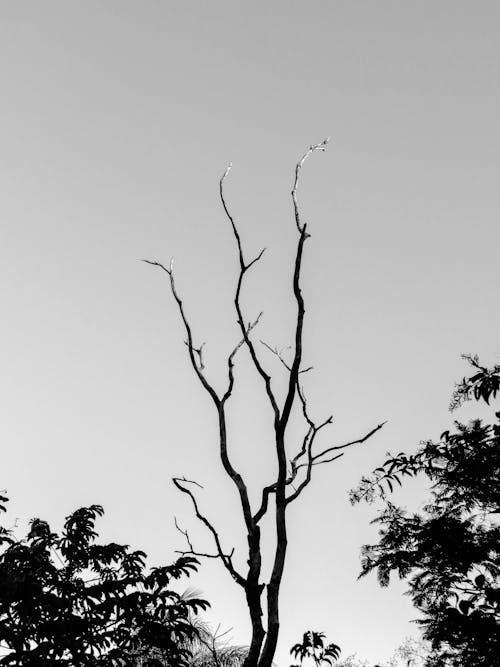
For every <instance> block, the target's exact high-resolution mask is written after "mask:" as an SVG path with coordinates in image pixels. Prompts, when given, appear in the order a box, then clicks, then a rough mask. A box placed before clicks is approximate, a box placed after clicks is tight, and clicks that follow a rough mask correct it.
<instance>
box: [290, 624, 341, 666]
mask: <svg viewBox="0 0 500 667" xmlns="http://www.w3.org/2000/svg"><path fill="white" fill-rule="evenodd" d="M324 639H325V635H324V633H323V632H315V631H313V630H309V631H308V632H304V636H303V637H302V642H301V643H300V644H294V646H292V648H291V649H290V653H291V654H292V655H293V657H294V658H299V659H300V664H301V665H302V664H303V662H304V660H307V659H309V660H312V661H313V662H314V664H315V666H316V667H321V665H322V664H323V663H324V664H325V665H330V667H331V666H332V665H333V663H334V662H337V660H338V658H339V655H340V647H339V646H337V644H326V645H325V642H324ZM292 667H296V665H293V666H292Z"/></svg>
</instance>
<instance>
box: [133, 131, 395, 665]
mask: <svg viewBox="0 0 500 667" xmlns="http://www.w3.org/2000/svg"><path fill="white" fill-rule="evenodd" d="M327 143H328V140H325V141H323V142H321V143H320V144H317V145H315V146H311V147H310V148H309V149H308V150H307V151H306V153H305V154H304V156H303V157H302V158H301V160H299V162H298V163H297V165H296V167H295V171H294V179H293V187H292V191H291V197H292V205H293V219H294V223H295V227H296V229H297V246H296V253H295V260H294V263H293V270H292V280H291V285H292V293H293V298H294V302H295V306H296V318H295V323H294V327H293V331H292V332H291V338H293V341H294V344H293V347H292V349H291V353H290V357H286V356H284V355H283V354H282V352H281V351H280V349H279V348H278V347H275V346H273V345H270V344H268V343H266V342H263V341H260V343H261V345H262V346H261V345H259V344H258V342H256V341H255V339H254V329H255V328H256V327H257V325H258V323H259V320H260V315H259V316H258V317H256V318H255V319H253V320H252V319H247V317H246V316H245V314H244V309H243V306H242V303H241V294H242V290H243V287H244V283H245V280H246V278H247V275H248V273H249V271H250V269H251V268H252V267H254V265H255V264H256V263H257V262H258V261H259V260H260V259H261V257H262V255H263V253H264V250H262V251H261V252H260V253H259V254H258V255H256V256H255V257H254V258H253V259H251V260H249V259H247V258H246V254H245V252H244V250H243V243H242V239H241V234H240V231H239V229H238V226H237V224H236V222H235V218H234V217H233V215H232V214H231V212H230V210H229V207H228V205H227V201H226V197H225V194H224V185H225V181H226V178H227V176H228V174H229V171H230V166H229V167H228V169H227V170H226V172H225V173H224V175H223V176H222V178H221V180H220V183H219V191H220V198H221V203H222V207H223V209H224V213H225V215H226V217H227V220H228V223H229V230H230V232H231V234H232V236H233V238H234V242H235V246H236V252H237V258H238V263H239V273H238V276H237V279H236V285H235V291H234V306H235V311H236V319H237V324H238V328H239V334H238V335H239V336H240V341H239V342H238V343H236V345H235V346H234V348H233V349H232V351H231V352H230V353H229V354H228V356H227V363H226V369H225V373H226V374H227V381H226V387H225V389H224V390H223V391H222V392H218V391H217V390H216V389H215V388H214V385H213V384H212V383H211V381H210V380H209V378H208V374H207V369H206V367H205V357H204V346H203V345H199V344H197V343H196V342H195V340H196V339H195V335H194V334H193V329H192V326H191V324H190V321H189V318H188V315H187V310H186V307H185V304H184V302H183V300H182V297H181V295H180V292H179V289H178V286H177V282H176V280H175V275H174V270H173V264H172V263H171V264H170V266H165V265H164V264H162V263H161V262H157V261H151V260H144V261H146V262H147V263H148V264H152V265H154V266H156V267H158V268H160V269H162V270H163V271H164V272H165V273H166V274H167V275H168V279H169V283H170V289H171V292H172V296H173V298H174V301H175V303H176V305H177V308H178V311H179V315H180V318H181V320H182V323H183V325H184V329H185V334H186V348H187V353H188V356H189V361H190V363H191V366H192V368H193V371H194V373H195V375H196V377H197V378H198V380H199V382H200V384H201V386H202V387H203V389H204V390H205V391H206V392H207V394H208V396H209V397H210V400H211V402H212V403H213V405H214V407H215V411H216V414H217V423H218V429H219V434H218V440H219V443H218V445H219V452H218V453H219V457H220V461H221V464H222V468H223V469H224V471H225V473H226V474H227V476H228V477H229V479H230V480H231V482H232V483H233V484H234V488H235V491H236V493H237V496H238V499H239V504H240V506H241V513H242V522H243V526H244V529H245V531H246V537H247V544H248V550H247V551H246V553H245V555H244V556H245V557H244V559H242V561H243V562H244V563H245V565H244V566H243V567H239V566H238V563H237V562H236V557H237V555H236V556H235V554H234V549H225V548H224V547H223V544H224V540H223V539H222V537H221V533H220V530H219V528H218V527H217V526H216V525H215V523H214V521H213V520H212V519H210V518H209V517H208V516H207V515H206V514H205V513H203V511H202V510H201V508H200V506H199V502H198V499H197V494H196V491H197V488H198V487H199V486H200V485H199V484H197V483H196V482H194V481H192V480H189V479H186V478H185V477H175V478H174V479H173V482H174V484H175V486H176V487H177V489H178V490H179V491H180V492H182V493H183V494H185V495H186V496H187V497H189V499H190V502H191V504H192V506H193V510H194V513H195V515H196V517H197V518H198V519H199V521H200V522H201V523H202V524H203V525H204V527H205V529H206V530H207V531H208V532H209V534H210V537H211V539H213V542H214V549H215V553H211V554H207V553H204V552H201V551H199V550H197V549H196V548H194V546H193V541H192V540H191V539H190V537H189V535H188V534H187V532H186V531H184V530H182V529H181V532H182V533H183V534H184V536H185V537H186V542H187V550H186V551H185V552H184V553H186V554H191V555H194V556H209V557H216V558H219V559H220V561H221V562H222V564H223V565H224V567H225V568H226V570H227V571H228V573H229V575H230V576H231V578H232V579H233V580H234V581H235V582H236V584H237V585H238V586H240V587H241V589H242V593H243V595H244V596H245V600H246V603H247V607H248V611H249V616H250V621H251V627H252V636H251V641H250V646H249V649H248V655H247V658H246V661H245V667H256V666H257V665H258V667H271V665H272V661H273V657H274V654H275V651H276V645H277V641H278V634H279V630H280V589H281V582H282V578H283V572H284V568H285V562H286V555H287V548H288V535H287V518H288V509H289V507H290V505H291V503H293V502H294V501H295V500H297V499H298V498H299V496H300V495H301V494H302V493H303V491H304V489H305V488H306V487H307V486H308V484H309V483H310V481H311V479H312V477H313V473H314V471H315V470H316V467H317V466H318V465H321V464H326V463H329V462H332V461H336V460H338V459H339V458H341V457H342V456H343V455H344V453H345V450H346V449H347V448H348V447H351V446H354V445H356V444H359V443H363V442H365V441H366V440H368V438H370V437H371V436H372V435H373V434H374V433H376V432H377V431H378V430H379V429H381V428H382V426H383V424H378V425H377V426H375V427H374V428H372V429H371V430H370V431H368V432H367V433H366V434H364V435H362V436H360V437H356V438H354V439H352V440H351V441H349V442H346V443H344V444H339V445H333V446H324V445H323V446H322V447H320V446H319V441H320V438H321V437H322V436H323V433H324V430H323V429H324V428H325V427H326V426H328V425H330V424H331V423H332V417H331V416H330V417H327V418H326V419H323V420H322V421H315V420H314V419H313V418H312V416H311V412H310V408H309V404H308V401H307V400H306V396H305V392H304V389H303V385H302V378H303V377H304V374H305V373H306V371H308V370H311V369H310V367H305V368H304V366H303V356H304V350H303V328H304V321H305V304H304V296H303V293H302V287H301V270H302V258H303V253H304V248H305V244H306V241H307V240H308V239H309V238H310V236H311V234H310V231H309V227H308V225H307V224H306V223H305V222H304V221H303V219H302V215H301V211H300V208H299V204H298V198H297V192H298V185H299V177H300V174H301V170H302V167H303V165H304V163H305V162H306V160H307V159H308V158H309V157H310V156H311V155H312V154H313V153H317V152H322V151H325V150H326V147H327ZM240 350H241V351H242V352H243V351H246V352H247V354H248V356H249V359H250V362H251V364H252V367H253V369H254V370H255V373H256V375H257V376H258V377H259V378H260V380H261V382H262V391H263V392H264V395H265V398H266V400H267V401H268V403H269V407H270V411H269V415H270V427H271V429H272V433H273V437H272V438H271V439H270V445H271V447H272V450H273V452H274V454H275V462H276V473H275V475H274V478H273V479H272V480H271V481H270V482H269V481H268V480H261V481H260V482H259V489H258V492H257V497H258V502H257V503H255V505H254V503H253V502H252V501H251V498H250V493H249V489H248V480H247V479H245V478H244V476H243V475H242V474H241V472H240V471H239V470H238V469H237V467H236V466H235V464H234V460H233V458H232V456H231V452H230V451H229V449H228V439H227V426H226V425H227V408H228V404H229V402H230V399H231V396H232V393H233V389H234V385H235V381H236V378H235V363H236V357H237V354H238V353H239V352H240ZM269 353H271V354H272V355H274V358H275V359H274V360H275V361H277V362H278V364H279V369H280V371H281V373H282V374H284V376H285V386H286V389H285V391H284V395H283V396H280V395H279V393H278V391H277V389H276V386H277V385H278V384H279V382H280V381H281V380H282V378H281V377H280V378H278V377H276V374H275V373H274V372H273V374H272V375H271V371H270V370H269V369H268V363H267V361H265V359H264V358H263V355H264V354H269ZM294 411H296V413H297V416H298V418H299V419H302V420H303V425H304V426H303V429H304V431H303V433H304V435H303V436H302V437H301V438H299V439H298V441H297V439H294V436H293V435H291V434H290V431H291V429H290V428H289V426H290V422H291V420H292V419H293V418H294ZM271 512H273V514H274V517H273V521H272V523H271V522H269V524H270V526H272V528H271V530H273V538H272V539H270V540H268V541H267V543H268V544H270V545H272V546H270V551H268V552H267V551H266V552H263V548H262V541H261V527H262V524H263V519H264V517H266V515H269V514H270V513H271ZM265 561H268V562H269V565H270V570H271V575H270V577H269V579H268V580H267V581H263V578H262V567H263V562H265ZM264 592H265V594H266V600H265V604H263V599H262V598H263V594H264Z"/></svg>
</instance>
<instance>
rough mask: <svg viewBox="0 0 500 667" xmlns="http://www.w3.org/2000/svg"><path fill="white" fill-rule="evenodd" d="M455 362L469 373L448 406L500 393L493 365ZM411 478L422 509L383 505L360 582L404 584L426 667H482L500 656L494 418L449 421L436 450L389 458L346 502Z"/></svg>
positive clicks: (499, 496)
mask: <svg viewBox="0 0 500 667" xmlns="http://www.w3.org/2000/svg"><path fill="white" fill-rule="evenodd" d="M465 358H466V359H467V360H468V361H469V363H470V364H471V365H472V367H473V369H474V374H473V375H472V376H471V377H469V378H464V379H463V380H462V382H461V383H459V384H457V385H456V389H455V392H454V394H453V398H452V403H451V406H450V408H451V409H455V408H456V407H458V406H459V405H461V403H463V402H464V401H466V400H471V399H474V400H476V401H481V400H482V401H484V402H485V403H486V404H489V402H490V400H491V399H492V398H493V399H494V398H495V397H496V395H497V393H498V390H499V387H500V366H494V367H493V368H491V369H488V368H486V367H483V366H481V365H480V363H479V360H478V358H477V357H475V356H474V357H473V356H466V357H465ZM420 473H423V474H425V475H426V476H427V477H428V478H429V480H430V481H431V483H432V487H431V494H432V495H431V499H430V501H429V503H428V504H427V505H426V506H425V507H424V510H423V511H422V512H421V513H419V514H413V515H410V514H408V513H407V512H406V511H405V510H403V509H401V508H399V507H397V506H396V505H394V504H393V503H391V502H386V505H385V508H384V509H383V510H382V511H381V512H380V514H379V516H378V517H377V518H376V519H375V521H374V523H376V524H378V525H379V526H380V532H379V535H380V541H379V542H378V544H375V545H370V546H365V547H364V548H363V560H362V573H361V576H364V575H366V574H367V573H368V572H371V571H372V570H376V571H377V573H378V578H379V581H380V583H381V584H382V585H383V586H386V585H387V584H388V583H389V579H390V575H391V573H392V572H396V573H397V574H398V575H399V577H400V578H403V579H406V580H407V581H408V584H409V594H410V595H411V597H412V599H413V602H414V604H415V605H416V607H417V608H418V609H420V610H421V611H422V613H423V615H424V618H423V620H421V621H419V622H420V623H421V624H422V625H423V627H424V638H425V639H427V640H429V641H430V642H431V646H432V649H433V650H432V652H431V655H430V656H429V657H428V658H427V661H426V665H428V667H459V666H460V667H492V665H496V664H499V662H498V660H499V656H500V525H499V523H498V514H499V513H500V412H496V413H495V415H494V420H493V422H492V423H491V424H485V423H483V422H482V421H481V420H479V419H476V420H473V421H471V422H469V423H468V424H462V423H460V422H458V421H456V422H455V429H454V432H452V431H445V432H444V433H443V434H442V435H441V437H440V439H439V441H438V442H437V443H434V442H432V441H428V442H425V443H423V444H422V445H421V447H420V448H419V449H418V450H417V452H416V453H415V454H411V455H407V454H404V453H403V452H401V453H399V454H397V455H396V456H389V458H388V459H387V460H386V461H385V463H384V464H383V465H382V466H381V467H380V468H377V469H376V470H375V472H374V474H373V475H372V476H371V477H365V478H363V480H362V482H361V485H360V487H359V488H358V489H357V490H355V491H354V492H353V493H352V499H353V500H354V501H359V500H360V499H362V498H365V499H368V500H372V499H373V498H374V497H375V496H376V495H382V496H385V495H386V493H387V489H388V490H389V491H392V488H393V484H394V482H396V483H398V484H401V480H402V478H403V477H404V476H415V475H417V474H420Z"/></svg>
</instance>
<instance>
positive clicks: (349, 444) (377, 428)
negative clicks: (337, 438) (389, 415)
mask: <svg viewBox="0 0 500 667" xmlns="http://www.w3.org/2000/svg"><path fill="white" fill-rule="evenodd" d="M385 424H387V422H386V421H385V422H382V423H381V424H378V425H377V426H375V428H372V430H371V431H369V432H368V433H367V434H366V435H364V436H363V437H361V438H358V439H357V440H351V441H350V442H346V443H344V444H343V445H335V446H333V447H328V448H327V449H324V450H323V451H322V452H320V453H319V454H316V455H315V456H313V461H317V460H318V459H319V458H321V457H322V456H324V455H325V454H329V453H330V452H335V451H338V450H339V449H346V448H347V447H352V445H360V444H362V443H363V442H366V441H367V440H368V438H371V437H372V435H374V434H375V433H376V432H377V431H380V429H381V428H382V427H383V426H384V425H385ZM318 463H326V461H318Z"/></svg>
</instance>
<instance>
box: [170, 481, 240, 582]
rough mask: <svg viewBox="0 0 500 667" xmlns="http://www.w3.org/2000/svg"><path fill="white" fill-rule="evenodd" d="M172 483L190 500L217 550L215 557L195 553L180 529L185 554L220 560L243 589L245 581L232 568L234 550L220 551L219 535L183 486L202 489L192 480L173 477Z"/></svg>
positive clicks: (190, 492) (192, 495)
mask: <svg viewBox="0 0 500 667" xmlns="http://www.w3.org/2000/svg"><path fill="white" fill-rule="evenodd" d="M172 481H173V483H174V484H175V486H176V487H177V488H178V489H179V491H181V492H182V493H185V494H186V495H187V496H189V498H190V499H191V502H192V504H193V508H194V512H195V515H196V518H197V519H198V520H199V521H201V523H203V524H204V525H205V526H206V527H207V528H208V530H209V531H210V532H211V534H212V537H213V539H214V542H215V547H216V549H217V555H216V556H213V555H209V554H204V553H200V552H195V551H194V550H193V548H192V545H191V542H190V540H189V537H188V536H187V533H186V532H185V531H183V530H182V529H180V530H181V532H182V533H183V534H184V536H185V537H186V539H187V542H188V545H189V546H190V551H189V552H186V553H192V554H194V555H198V556H205V557H209V558H215V557H218V558H220V559H221V561H222V563H223V564H224V567H225V568H226V570H228V572H229V573H230V575H231V576H232V578H233V579H234V580H235V581H236V583H238V584H239V585H240V586H243V587H245V579H244V578H243V577H242V576H241V574H239V572H237V571H236V569H235V568H234V565H233V561H232V555H233V552H234V549H233V551H231V553H230V554H226V553H225V552H224V550H223V549H222V545H221V541H220V537H219V534H218V532H217V530H216V529H215V528H214V526H213V525H212V523H211V522H210V521H209V520H208V519H207V517H206V516H205V515H204V514H202V513H201V512H200V510H199V507H198V503H197V501H196V498H195V497H194V494H193V492H192V491H191V489H189V488H187V486H185V485H187V484H194V485H196V486H198V487H199V488H203V487H202V486H201V485H200V484H198V483H197V482H194V481H193V480H190V479H186V478H185V477H173V478H172ZM176 525H177V524H176Z"/></svg>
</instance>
